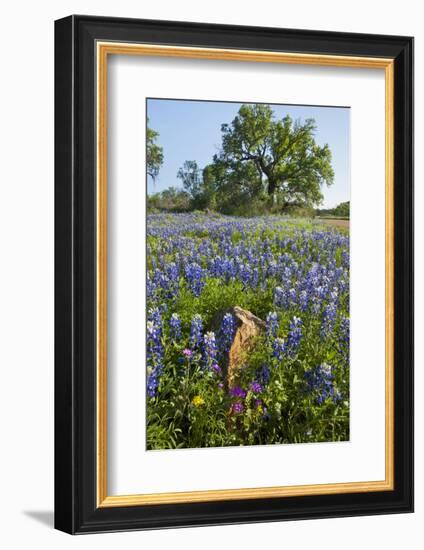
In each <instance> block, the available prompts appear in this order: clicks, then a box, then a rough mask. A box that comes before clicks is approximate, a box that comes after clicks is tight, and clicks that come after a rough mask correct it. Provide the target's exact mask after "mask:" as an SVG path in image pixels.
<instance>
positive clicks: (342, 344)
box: [339, 317, 350, 364]
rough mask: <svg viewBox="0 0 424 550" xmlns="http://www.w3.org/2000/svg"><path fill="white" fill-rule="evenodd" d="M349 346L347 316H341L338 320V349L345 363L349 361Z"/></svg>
mask: <svg viewBox="0 0 424 550" xmlns="http://www.w3.org/2000/svg"><path fill="white" fill-rule="evenodd" d="M349 347H350V322H349V317H342V319H341V321H340V339H339V350H340V353H341V354H342V355H343V357H344V359H345V362H346V364H347V363H348V361H349Z"/></svg>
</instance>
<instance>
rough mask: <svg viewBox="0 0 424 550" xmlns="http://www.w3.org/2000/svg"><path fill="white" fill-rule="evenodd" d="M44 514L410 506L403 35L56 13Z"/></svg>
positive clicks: (150, 516) (407, 64) (254, 514)
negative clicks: (50, 456)
mask: <svg viewBox="0 0 424 550" xmlns="http://www.w3.org/2000/svg"><path fill="white" fill-rule="evenodd" d="M55 73H56V77H55V134H56V136H55V220H56V221H55V242H56V246H55V279H56V291H55V303H56V305H55V316H56V322H55V350H56V351H55V403H56V404H55V525H56V528H57V529H60V530H63V531H66V532H68V533H72V534H75V533H93V532H102V531H118V530H130V529H152V528H162V527H180V526H196V525H213V524H228V523H243V522H257V521H276V520H289V519H307V518H318V517H319V518H324V517H334V516H353V515H366V514H383V513H396V512H411V511H412V510H413V351H412V349H413V348H412V345H413V313H412V312H413V229H412V228H413V203H412V201H413V128H412V121H413V116H412V109H413V39H412V38H410V37H401V36H377V35H362V34H346V33H334V32H318V31H310V30H287V29H276V28H253V27H236V26H225V25H207V24H198V23H181V22H179V23H176V22H167V21H148V20H130V19H128V20H127V19H114V18H102V17H89V16H70V17H67V18H65V19H61V20H59V21H56V24H55Z"/></svg>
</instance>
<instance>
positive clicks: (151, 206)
mask: <svg viewBox="0 0 424 550" xmlns="http://www.w3.org/2000/svg"><path fill="white" fill-rule="evenodd" d="M190 208H191V204H190V196H189V194H188V193H186V192H185V191H182V190H181V189H176V188H175V187H169V188H168V189H165V190H164V191H162V192H161V193H155V194H153V195H149V196H148V197H147V209H148V211H149V212H154V211H157V210H159V211H168V212H187V211H188V210H190Z"/></svg>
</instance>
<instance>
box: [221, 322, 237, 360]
mask: <svg viewBox="0 0 424 550" xmlns="http://www.w3.org/2000/svg"><path fill="white" fill-rule="evenodd" d="M235 332H236V322H235V319H234V316H233V315H232V314H231V313H226V314H225V315H224V317H223V319H222V322H221V329H220V341H221V346H222V350H223V352H224V353H227V352H228V351H229V350H230V348H231V345H232V343H233V340H234V334H235Z"/></svg>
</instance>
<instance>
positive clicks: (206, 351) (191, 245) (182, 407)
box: [147, 213, 349, 449]
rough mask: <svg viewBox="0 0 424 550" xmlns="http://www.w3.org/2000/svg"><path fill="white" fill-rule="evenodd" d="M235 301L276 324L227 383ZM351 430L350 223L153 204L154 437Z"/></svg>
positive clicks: (205, 439) (202, 442)
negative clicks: (156, 210)
mask: <svg viewBox="0 0 424 550" xmlns="http://www.w3.org/2000/svg"><path fill="white" fill-rule="evenodd" d="M235 306H238V307H240V308H244V309H245V310H248V311H249V312H252V313H253V314H254V315H255V316H257V317H259V318H260V319H262V320H263V321H265V327H266V328H265V329H264V330H263V331H261V333H260V334H258V336H257V337H256V338H255V339H254V342H253V345H251V346H249V349H248V350H246V353H245V356H244V357H243V368H241V369H240V373H239V376H238V379H237V382H236V384H231V385H229V384H228V379H227V373H226V366H227V364H228V354H229V351H230V348H231V346H232V343H233V338H234V335H235V332H236V330H237V322H236V319H235V317H234V315H233V314H232V313H229V311H231V310H232V308H234V307H235ZM217 319H219V322H217ZM348 439H349V234H348V232H347V231H345V230H339V229H335V228H330V227H329V226H323V225H319V223H315V222H311V221H306V220H295V219H285V218H282V217H279V216H265V217H257V218H236V217H225V216H218V215H217V216H215V215H205V214H201V213H199V214H196V213H191V214H150V215H149V216H148V225H147V448H148V449H167V448H197V447H217V446H229V445H266V444H273V443H306V442H322V441H345V440H348Z"/></svg>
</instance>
